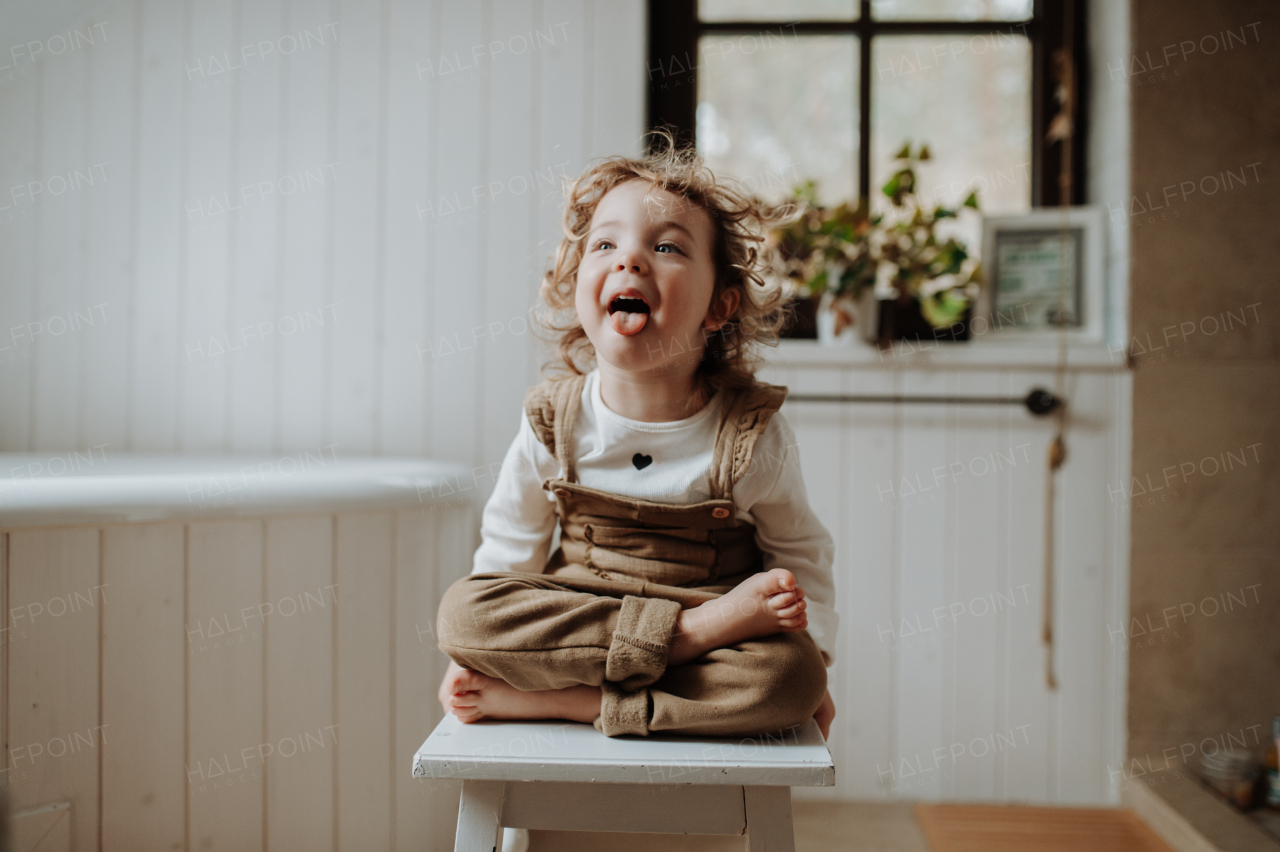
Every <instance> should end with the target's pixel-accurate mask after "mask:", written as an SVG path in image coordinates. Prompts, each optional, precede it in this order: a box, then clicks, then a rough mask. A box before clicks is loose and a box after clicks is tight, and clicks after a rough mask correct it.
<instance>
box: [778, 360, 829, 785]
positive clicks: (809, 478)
mask: <svg viewBox="0 0 1280 852" xmlns="http://www.w3.org/2000/svg"><path fill="white" fill-rule="evenodd" d="M840 382H841V375H840V372H839V371H837V370H813V371H795V372H793V373H792V374H791V376H790V377H789V378H788V387H789V389H790V391H791V393H797V394H799V393H817V394H834V393H839V392H840ZM843 414H844V412H843V411H842V410H841V406H839V405H830V404H824V403H816V402H792V403H787V405H786V409H785V411H784V417H785V419H786V420H787V422H788V423H789V424H790V425H791V427H792V431H794V432H795V442H796V444H797V445H798V446H797V448H796V450H795V451H796V452H797V453H798V454H799V456H800V465H801V469H802V470H803V471H804V474H805V477H804V479H805V491H806V492H807V496H808V502H809V505H810V507H812V509H813V511H814V512H815V513H816V514H817V516H818V519H819V520H821V521H822V524H823V526H825V527H826V528H827V529H828V530H829V531H830V532H831V534H832V536H833V537H835V536H836V535H838V534H839V530H840V528H841V526H842V524H841V518H842V517H843V516H844V515H845V512H846V508H845V502H844V498H845V497H846V496H847V495H846V494H845V493H844V488H843V482H842V479H841V478H840V477H832V476H823V475H822V473H821V471H822V470H823V469H829V468H831V467H833V466H839V467H841V468H843V467H844V459H843V458H842V450H843V442H842V441H841V431H842V426H843V423H844V417H843ZM757 458H761V457H757ZM762 460H763V458H762ZM761 475H763V476H766V477H770V476H774V475H776V471H768V470H765V471H762V472H761ZM837 547H838V545H837ZM837 552H838V553H844V552H845V551H844V550H843V549H838V550H837ZM833 570H835V569H834V568H833ZM840 662H841V664H842V665H838V666H837V667H835V668H833V669H830V670H828V672H827V674H828V679H827V689H828V690H829V691H830V692H831V697H832V700H833V701H834V702H835V704H836V710H837V712H842V708H843V707H844V705H845V703H846V702H845V695H846V690H847V688H848V678H847V676H846V675H847V671H848V670H847V669H846V668H845V667H844V665H843V663H844V662H845V661H843V660H841V661H840ZM847 733H848V730H847V729H846V728H843V727H842V726H838V725H837V726H834V727H833V728H832V730H831V737H830V739H829V740H828V745H829V747H830V748H831V752H832V754H844V753H846V752H847V749H848V742H847V739H848V737H847ZM840 780H843V779H840ZM837 783H839V780H838V781H837ZM811 792H813V793H817V794H818V795H819V796H820V797H822V798H836V797H838V796H839V795H840V793H841V791H840V790H838V789H837V788H830V789H826V790H821V791H818V790H814V791H811Z"/></svg>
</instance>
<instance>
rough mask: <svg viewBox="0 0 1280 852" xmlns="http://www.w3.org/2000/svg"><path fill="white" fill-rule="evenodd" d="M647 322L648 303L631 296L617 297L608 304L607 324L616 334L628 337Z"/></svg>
mask: <svg viewBox="0 0 1280 852" xmlns="http://www.w3.org/2000/svg"><path fill="white" fill-rule="evenodd" d="M648 321H649V303H648V302H646V301H645V300H644V299H637V298H633V297H631V296H617V297H616V298H614V299H613V301H612V302H610V303H609V324H610V325H611V326H613V330H614V331H616V332H618V334H621V335H624V336H627V337H630V336H631V335H633V334H637V333H639V331H640V329H642V328H644V326H645V323H647V322H648Z"/></svg>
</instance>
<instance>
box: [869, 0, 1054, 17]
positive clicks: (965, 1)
mask: <svg viewBox="0 0 1280 852" xmlns="http://www.w3.org/2000/svg"><path fill="white" fill-rule="evenodd" d="M1031 4H1032V0H871V17H873V18H879V19H881V20H884V21H1026V20H1029V19H1030V18H1031Z"/></svg>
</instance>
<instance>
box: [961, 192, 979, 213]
mask: <svg viewBox="0 0 1280 852" xmlns="http://www.w3.org/2000/svg"><path fill="white" fill-rule="evenodd" d="M964 206H965V207H972V208H973V209H974V210H977V209H978V193H976V192H970V193H969V197H968V198H966V199H965V200H964Z"/></svg>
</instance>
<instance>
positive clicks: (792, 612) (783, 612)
mask: <svg viewBox="0 0 1280 852" xmlns="http://www.w3.org/2000/svg"><path fill="white" fill-rule="evenodd" d="M804 611H805V602H804V601H796V602H795V603H794V604H792V605H791V606H789V607H786V608H785V609H780V610H778V617H779V618H795V617H796V616H797V615H800V614H801V613H803V612H804Z"/></svg>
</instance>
